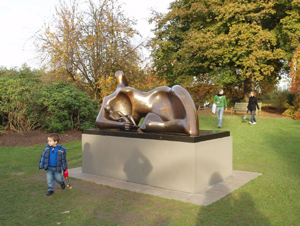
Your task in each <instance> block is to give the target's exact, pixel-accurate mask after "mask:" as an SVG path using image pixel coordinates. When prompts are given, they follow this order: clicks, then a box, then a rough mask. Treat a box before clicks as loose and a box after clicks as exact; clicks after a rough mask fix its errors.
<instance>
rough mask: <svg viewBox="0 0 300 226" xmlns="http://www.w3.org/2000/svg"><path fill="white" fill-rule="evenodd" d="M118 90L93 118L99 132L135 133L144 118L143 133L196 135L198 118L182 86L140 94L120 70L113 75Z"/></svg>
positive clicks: (141, 127)
mask: <svg viewBox="0 0 300 226" xmlns="http://www.w3.org/2000/svg"><path fill="white" fill-rule="evenodd" d="M115 77H116V81H117V84H118V86H117V89H116V90H115V92H114V93H112V94H111V95H109V96H107V97H105V98H104V99H103V103H102V107H101V109H100V112H99V114H98V117H97V119H96V125H97V127H98V128H100V129H105V128H112V129H113V128H118V129H122V130H136V129H137V128H138V127H137V124H138V123H139V121H140V119H141V118H143V117H145V118H144V121H143V123H142V125H141V126H140V128H139V129H140V130H141V131H143V132H167V133H185V134H189V135H192V136H196V135H198V134H199V123H198V115H197V111H196V108H195V104H194V101H193V99H192V98H191V96H190V94H189V93H188V91H187V90H186V89H184V88H183V87H182V86H179V85H175V86H173V87H172V88H169V87H166V86H161V87H158V88H156V89H154V90H151V91H149V92H142V91H139V90H137V89H134V88H132V87H129V86H128V82H127V79H126V77H125V75H124V73H123V72H122V71H117V72H116V73H115Z"/></svg>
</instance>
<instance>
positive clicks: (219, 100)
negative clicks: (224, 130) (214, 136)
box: [214, 89, 227, 128]
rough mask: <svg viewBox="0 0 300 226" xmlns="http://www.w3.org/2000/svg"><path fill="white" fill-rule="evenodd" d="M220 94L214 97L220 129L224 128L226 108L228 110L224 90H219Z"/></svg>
mask: <svg viewBox="0 0 300 226" xmlns="http://www.w3.org/2000/svg"><path fill="white" fill-rule="evenodd" d="M218 91H219V93H218V94H217V95H215V97H214V104H216V113H217V118H218V128H221V127H222V120H223V113H224V108H225V110H227V102H226V97H225V96H224V90H223V89H219V90H218Z"/></svg>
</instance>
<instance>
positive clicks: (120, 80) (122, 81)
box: [115, 71, 128, 87]
mask: <svg viewBox="0 0 300 226" xmlns="http://www.w3.org/2000/svg"><path fill="white" fill-rule="evenodd" d="M115 77H116V80H117V84H118V87H119V86H121V87H125V86H128V82H127V79H126V77H125V75H124V72H123V71H117V72H116V73H115Z"/></svg>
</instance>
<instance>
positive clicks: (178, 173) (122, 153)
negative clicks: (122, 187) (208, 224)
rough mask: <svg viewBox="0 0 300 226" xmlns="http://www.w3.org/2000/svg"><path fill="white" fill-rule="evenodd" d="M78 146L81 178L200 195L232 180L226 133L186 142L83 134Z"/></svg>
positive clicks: (182, 139)
mask: <svg viewBox="0 0 300 226" xmlns="http://www.w3.org/2000/svg"><path fill="white" fill-rule="evenodd" d="M176 139H177V140H180V141H176ZM82 146H83V148H82V150H83V151H82V172H83V173H89V174H95V175H99V176H104V177H108V178H114V179H119V180H123V181H129V182H134V183H138V184H145V185H149V186H155V187H160V188H165V189H170V190H175V191H183V192H188V193H198V192H201V191H203V190H205V189H207V188H208V187H209V186H211V185H213V184H215V183H217V182H219V181H222V180H223V179H225V178H227V177H229V176H231V175H232V137H230V136H229V132H216V131H205V132H204V135H202V137H201V133H200V136H199V137H188V136H180V135H162V134H157V135H153V134H144V133H143V134H139V133H135V132H128V133H126V132H124V133H123V132H114V131H102V130H86V131H84V133H83V135H82Z"/></svg>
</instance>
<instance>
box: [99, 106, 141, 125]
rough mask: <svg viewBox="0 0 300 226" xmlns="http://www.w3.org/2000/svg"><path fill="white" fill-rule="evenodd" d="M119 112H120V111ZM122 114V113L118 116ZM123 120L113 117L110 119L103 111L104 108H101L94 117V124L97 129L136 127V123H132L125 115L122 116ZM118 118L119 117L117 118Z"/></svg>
mask: <svg viewBox="0 0 300 226" xmlns="http://www.w3.org/2000/svg"><path fill="white" fill-rule="evenodd" d="M120 113H121V112H120ZM121 115H123V114H122V113H121V114H120V116H121ZM123 117H124V119H126V120H125V121H118V120H117V121H116V120H113V119H114V118H113V119H110V117H109V116H108V115H107V114H106V113H105V110H104V109H103V108H101V110H100V112H99V114H98V116H97V119H96V126H97V127H98V128H99V129H114V128H118V129H122V130H131V129H136V125H134V124H133V123H132V122H131V121H130V120H129V119H127V118H126V117H125V116H123ZM118 119H120V118H118Z"/></svg>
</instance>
